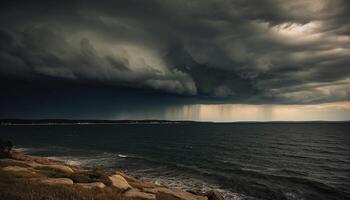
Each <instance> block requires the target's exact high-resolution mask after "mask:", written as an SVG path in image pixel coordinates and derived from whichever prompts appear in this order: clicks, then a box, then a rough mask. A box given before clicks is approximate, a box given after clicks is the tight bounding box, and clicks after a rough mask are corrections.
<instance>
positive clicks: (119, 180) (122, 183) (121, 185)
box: [109, 174, 131, 191]
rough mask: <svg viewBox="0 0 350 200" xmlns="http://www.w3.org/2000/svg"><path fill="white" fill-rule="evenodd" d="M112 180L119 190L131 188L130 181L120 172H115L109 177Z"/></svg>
mask: <svg viewBox="0 0 350 200" xmlns="http://www.w3.org/2000/svg"><path fill="white" fill-rule="evenodd" d="M109 179H110V180H111V181H112V185H113V186H114V187H116V188H117V189H118V190H121V191H125V190H128V189H130V188H131V186H130V185H129V183H128V182H127V181H126V180H125V178H124V177H122V176H121V175H119V174H115V175H112V176H110V177H109Z"/></svg>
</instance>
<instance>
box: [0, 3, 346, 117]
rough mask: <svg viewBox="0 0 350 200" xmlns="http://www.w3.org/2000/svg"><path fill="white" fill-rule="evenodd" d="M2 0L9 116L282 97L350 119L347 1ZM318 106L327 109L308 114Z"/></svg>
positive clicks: (153, 113)
mask: <svg viewBox="0 0 350 200" xmlns="http://www.w3.org/2000/svg"><path fill="white" fill-rule="evenodd" d="M0 10H1V12H0V16H1V17H0V18H1V19H0V61H1V62H0V84H1V86H0V89H1V91H0V97H1V99H2V100H1V101H2V102H1V105H0V106H1V107H2V108H1V111H0V112H1V113H0V117H2V118H4V117H20V118H33V117H34V118H47V117H50V118H109V119H122V118H164V119H194V120H205V119H207V118H208V120H214V121H215V119H217V120H219V121H220V120H228V121H229V120H240V119H241V120H249V119H251V120H256V119H260V117H259V116H260V115H259V114H251V113H250V115H252V116H251V118H249V119H246V118H236V116H235V114H234V113H235V111H232V113H233V114H230V115H229V117H225V118H223V117H222V115H221V114H217V115H218V117H214V118H213V115H215V114H213V115H210V114H207V115H208V117H205V119H204V118H203V116H202V115H204V114H196V115H193V114H192V115H190V114H188V111H184V109H185V108H186V109H189V108H190V107H191V109H197V110H198V105H202V106H207V108H206V109H209V108H210V109H214V110H215V111H213V112H216V111H218V113H220V112H221V111H220V112H219V110H220V109H221V110H222V109H224V110H227V109H229V108H228V107H227V105H229V106H231V108H237V106H240V108H242V106H255V107H256V108H258V107H259V108H258V109H263V108H265V107H264V106H265V105H269V106H270V107H271V106H275V107H276V109H277V108H279V109H282V108H281V107H280V106H279V105H282V107H283V106H289V107H293V108H298V109H300V112H301V113H300V115H299V117H295V118H297V119H296V120H298V119H300V120H307V119H310V120H312V119H330V120H331V119H335V120H336V119H350V111H349V110H350V109H349V107H348V106H347V105H348V101H349V100H350V66H349V65H350V12H349V10H350V1H347V0H293V1H290V0H197V1H194V0H176V1H173V0H147V1H139V0H113V1H112V0H104V1H92V0H91V1H74V0H67V1H63V0H61V1H55V2H53V1H36V0H34V1H16V0H11V1H8V2H6V1H5V2H4V1H2V3H1V7H0ZM214 105H215V106H217V108H215V106H214ZM220 105H226V107H225V108H222V107H220ZM310 105H325V106H324V107H325V109H329V111H327V112H326V111H325V110H324V111H322V112H321V113H318V115H317V117H316V114H315V115H311V114H310V113H309V114H310V116H309V117H307V118H305V116H304V117H302V116H301V115H302V111H303V110H304V107H303V106H310ZM327 105H332V106H334V105H336V106H335V107H332V106H327ZM339 105H340V107H339ZM196 106H197V107H196ZM213 106H214V107H213ZM175 108H176V109H175ZM307 108H308V109H311V110H312V111H310V112H316V113H317V111H316V110H315V108H316V107H312V106H311V107H307ZM333 108H334V109H333ZM339 108H340V109H339ZM186 109H185V110H186ZM201 109H202V110H203V108H201ZM270 110H271V109H270ZM339 110H340V111H341V112H342V114H339ZM304 111H305V110H304ZM196 112H197V111H196ZM230 112H231V111H230ZM264 112H266V111H264ZM274 112H275V113H276V112H277V111H274ZM133 113H136V114H133ZM169 113H170V114H169ZM179 113H182V114H179ZM186 113H187V114H186ZM253 113H254V112H253ZM305 115H307V114H305ZM169 116H171V117H169ZM225 116H226V115H225ZM263 116H265V115H263ZM267 116H268V117H262V118H261V120H279V119H282V118H281V117H274V118H271V115H267ZM283 116H285V115H283ZM335 116H338V117H335ZM339 116H342V117H341V118H340V117H339ZM288 120H289V118H288Z"/></svg>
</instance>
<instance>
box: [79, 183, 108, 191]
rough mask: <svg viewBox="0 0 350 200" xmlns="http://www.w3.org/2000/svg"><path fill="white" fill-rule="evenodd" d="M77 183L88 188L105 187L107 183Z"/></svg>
mask: <svg viewBox="0 0 350 200" xmlns="http://www.w3.org/2000/svg"><path fill="white" fill-rule="evenodd" d="M76 185H78V186H81V187H83V188H86V189H91V188H105V187H106V185H105V184H103V183H101V182H94V183H77V184H76Z"/></svg>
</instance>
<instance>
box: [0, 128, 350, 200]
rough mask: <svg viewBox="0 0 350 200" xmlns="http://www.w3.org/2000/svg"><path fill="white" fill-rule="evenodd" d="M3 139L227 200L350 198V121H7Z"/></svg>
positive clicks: (43, 153) (25, 148)
mask: <svg viewBox="0 0 350 200" xmlns="http://www.w3.org/2000/svg"><path fill="white" fill-rule="evenodd" d="M0 138H6V139H10V140H12V141H13V143H14V144H15V147H16V148H18V149H21V150H22V151H25V152H28V153H30V154H33V155H40V156H47V157H51V158H56V159H60V160H64V161H65V162H67V163H69V164H71V165H80V166H87V167H97V168H102V169H106V170H112V171H116V170H118V171H124V172H126V173H128V174H130V175H133V176H136V177H139V178H141V179H145V180H150V181H154V182H156V183H159V184H164V185H167V186H170V187H175V188H180V189H183V190H188V189H200V190H203V191H207V190H211V189H216V190H219V191H221V192H222V193H223V194H224V196H225V198H226V199H279V200H283V199H299V200H301V199H305V200H307V199H317V200H322V199H325V200H326V199H327V200H329V199H350V123H169V124H166V123H164V124H71V125H68V124H66V125H2V126H0Z"/></svg>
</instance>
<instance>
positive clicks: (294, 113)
mask: <svg viewBox="0 0 350 200" xmlns="http://www.w3.org/2000/svg"><path fill="white" fill-rule="evenodd" d="M114 118H115V119H166V120H195V121H217V122H231V121H317V120H325V121H339V120H350V102H338V103H325V104H314V105H247V104H215V105H211V104H192V105H182V106H170V107H166V108H164V109H160V110H158V111H154V110H152V111H151V110H149V111H147V110H138V111H134V112H125V113H118V114H117V115H116V116H115V117H114Z"/></svg>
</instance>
